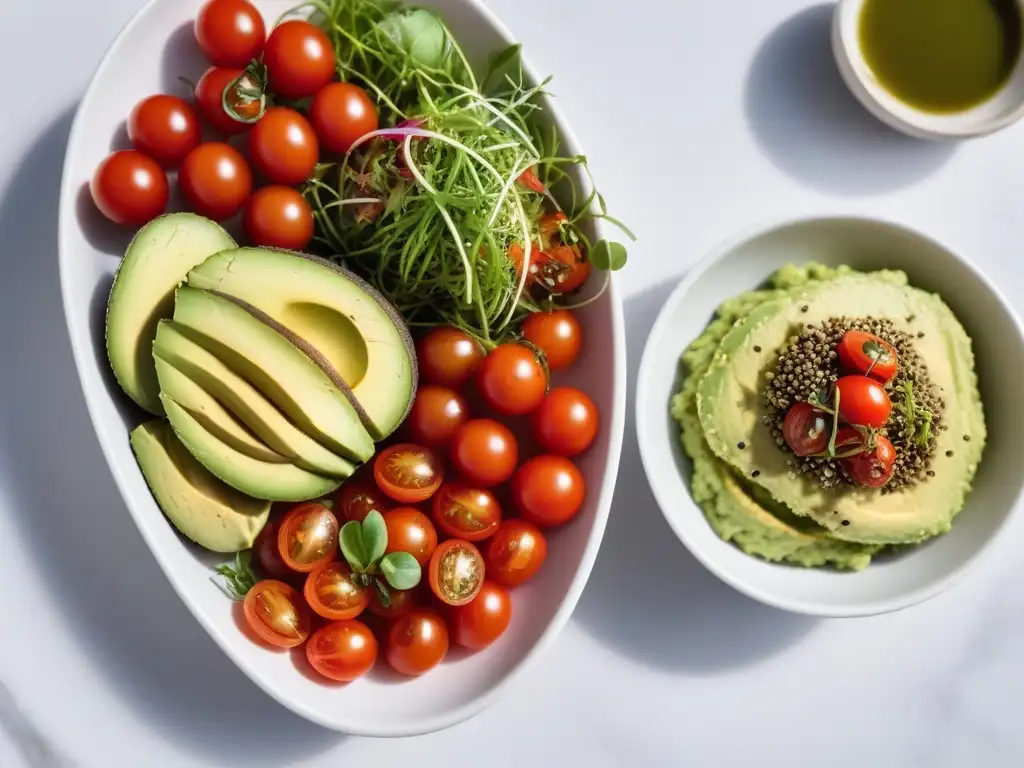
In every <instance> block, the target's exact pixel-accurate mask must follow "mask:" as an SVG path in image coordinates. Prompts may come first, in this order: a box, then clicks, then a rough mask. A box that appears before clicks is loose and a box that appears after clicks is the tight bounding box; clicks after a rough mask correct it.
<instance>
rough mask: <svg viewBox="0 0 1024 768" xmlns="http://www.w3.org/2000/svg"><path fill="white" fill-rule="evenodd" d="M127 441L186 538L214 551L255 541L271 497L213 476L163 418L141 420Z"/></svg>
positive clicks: (167, 513)
mask: <svg viewBox="0 0 1024 768" xmlns="http://www.w3.org/2000/svg"><path fill="white" fill-rule="evenodd" d="M130 440H131V445H132V450H133V451H134V452H135V457H136V460H137V461H138V462H139V467H140V468H141V470H142V474H143V476H144V477H145V478H146V483H147V484H148V485H149V488H150V490H151V491H152V493H153V497H154V498H155V499H156V502H157V504H158V505H159V506H160V509H161V510H163V513H164V515H165V516H166V517H167V519H168V520H170V521H171V523H172V524H173V525H174V527H175V528H177V529H178V530H179V531H180V532H181V533H182V534H183V535H184V536H185V537H187V538H188V539H190V540H192V541H194V542H195V543H196V544H198V545H199V546H201V547H203V548H205V549H209V550H212V551H214V552H237V551H238V550H241V549H248V548H249V547H251V546H252V545H253V542H254V541H255V540H256V536H257V535H259V532H260V531H262V530H263V526H264V525H265V524H266V522H267V518H268V516H269V515H270V502H269V501H262V500H259V499H254V498H251V497H249V496H246V495H244V494H241V493H239V492H238V491H236V490H235V489H234V488H231V487H230V486H228V485H225V484H224V483H222V482H221V481H220V480H218V479H217V478H216V477H214V476H213V475H212V474H211V473H210V472H209V471H207V470H206V469H205V468H204V467H203V465H202V464H200V463H199V462H198V461H196V459H195V458H194V457H193V456H192V455H191V454H190V453H189V452H188V451H187V450H186V449H185V447H184V446H183V445H182V444H181V442H180V441H179V440H178V438H177V437H175V436H174V430H173V429H172V428H171V425H170V424H168V423H167V422H165V421H150V422H147V423H145V424H141V425H140V426H138V427H136V428H135V429H134V430H132V433H131V438H130Z"/></svg>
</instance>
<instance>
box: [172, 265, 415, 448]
mask: <svg viewBox="0 0 1024 768" xmlns="http://www.w3.org/2000/svg"><path fill="white" fill-rule="evenodd" d="M188 284H189V285H190V286H192V287H194V288H202V289H207V290H211V291H217V292H220V293H224V294H226V295H229V296H232V297H235V298H237V299H240V300H242V301H244V302H246V303H247V304H248V305H250V306H252V307H253V308H255V309H256V310H259V311H260V312H262V313H264V314H265V315H267V316H268V317H269V318H270V319H272V320H273V321H274V322H275V323H277V324H279V325H280V326H281V327H282V331H283V332H285V333H286V335H288V337H289V339H290V340H291V341H293V343H296V345H298V346H299V347H300V348H302V349H303V351H304V352H306V353H307V354H308V355H309V356H310V357H311V358H312V359H313V360H314V361H315V362H317V364H318V365H320V366H321V367H322V368H323V369H324V370H325V371H326V372H327V373H328V375H329V376H331V378H333V379H335V380H336V381H338V382H344V383H345V384H347V385H348V387H349V388H350V390H351V392H352V395H353V397H354V398H355V402H356V408H357V410H358V411H359V413H360V417H361V418H362V420H363V424H364V426H366V428H367V429H368V430H369V431H370V433H371V434H372V435H373V436H374V438H375V439H377V440H381V439H383V438H385V437H387V436H388V435H389V434H391V433H392V432H393V431H394V430H395V429H396V428H397V427H398V425H399V424H401V423H402V421H403V419H404V418H405V417H406V415H407V414H408V412H409V409H410V408H411V406H412V401H413V398H414V396H415V386H416V379H417V372H416V353H415V348H414V346H413V343H412V339H411V337H410V336H409V332H408V329H407V328H406V326H405V324H404V322H403V321H402V319H401V317H400V316H399V314H398V312H397V311H396V310H395V309H394V307H393V306H392V305H391V304H390V302H388V301H387V300H386V299H385V298H384V297H383V296H381V295H380V294H379V293H378V292H377V291H376V290H375V289H373V288H372V287H371V286H369V285H368V284H367V283H365V282H364V281H362V280H360V279H359V278H357V277H355V276H354V275H352V274H350V273H348V272H346V271H345V270H343V269H341V268H340V267H338V266H337V265H335V264H332V263H331V262H329V261H325V260H323V259H319V258H316V257H314V256H309V255H306V254H301V253H294V252H290V251H280V250H273V249H266V248H238V249H235V250H231V251H225V252H223V253H218V254H215V255H213V256H212V257H211V258H209V259H207V260H206V261H204V262H203V263H202V264H200V265H199V266H197V267H195V268H194V269H192V270H191V271H190V272H189V275H188Z"/></svg>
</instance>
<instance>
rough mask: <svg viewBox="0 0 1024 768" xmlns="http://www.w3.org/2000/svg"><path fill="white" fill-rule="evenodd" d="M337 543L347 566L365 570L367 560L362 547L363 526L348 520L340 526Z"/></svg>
mask: <svg viewBox="0 0 1024 768" xmlns="http://www.w3.org/2000/svg"><path fill="white" fill-rule="evenodd" d="M338 544H339V545H340V547H341V554H343V555H344V556H345V559H346V560H347V561H348V564H349V567H350V568H351V569H352V570H353V571H365V570H366V567H367V566H368V565H369V562H368V561H367V559H366V550H365V548H364V547H363V526H362V525H361V524H360V523H357V522H356V521H355V520H349V521H348V522H347V523H345V525H343V526H342V528H341V536H339V537H338Z"/></svg>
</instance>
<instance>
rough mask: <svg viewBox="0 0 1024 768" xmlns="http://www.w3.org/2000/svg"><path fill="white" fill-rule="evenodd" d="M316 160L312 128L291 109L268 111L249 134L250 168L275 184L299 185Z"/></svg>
mask: <svg viewBox="0 0 1024 768" xmlns="http://www.w3.org/2000/svg"><path fill="white" fill-rule="evenodd" d="M319 156H320V148H319V145H318V144H317V140H316V134H315V133H313V126H311V125H310V124H309V121H308V120H306V118H304V117H303V116H302V115H300V114H299V113H298V112H296V111H295V110H294V109H288V108H287V107H271V108H270V109H268V110H267V111H266V112H265V113H264V114H263V117H261V118H260V121H259V122H258V123H256V124H255V125H254V126H253V128H252V131H250V132H249V157H251V158H252V164H253V167H254V168H255V169H256V170H257V171H259V172H260V173H261V174H263V175H264V176H266V177H267V178H268V179H270V180H271V181H272V182H274V183H275V184H284V185H285V186H294V185H296V184H301V183H302V182H304V181H305V180H306V179H308V178H309V177H310V176H311V175H312V173H313V168H314V166H315V165H316V161H317V158H318V157H319Z"/></svg>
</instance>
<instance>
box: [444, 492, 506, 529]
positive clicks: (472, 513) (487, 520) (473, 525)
mask: <svg viewBox="0 0 1024 768" xmlns="http://www.w3.org/2000/svg"><path fill="white" fill-rule="evenodd" d="M434 522H435V523H437V527H438V528H440V529H441V530H442V531H443V532H444V533H445V534H446V535H448V536H451V537H453V538H456V539H463V540H465V541H483V540H484V539H486V538H488V537H490V536H493V535H494V533H495V532H496V531H497V530H498V526H499V525H501V506H500V505H499V504H498V500H497V499H496V498H494V494H493V493H491V492H490V491H488V490H485V489H483V488H473V487H471V486H467V485H462V484H452V483H445V484H444V485H442V486H441V488H440V489H439V490H438V491H437V493H435V494H434Z"/></svg>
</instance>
